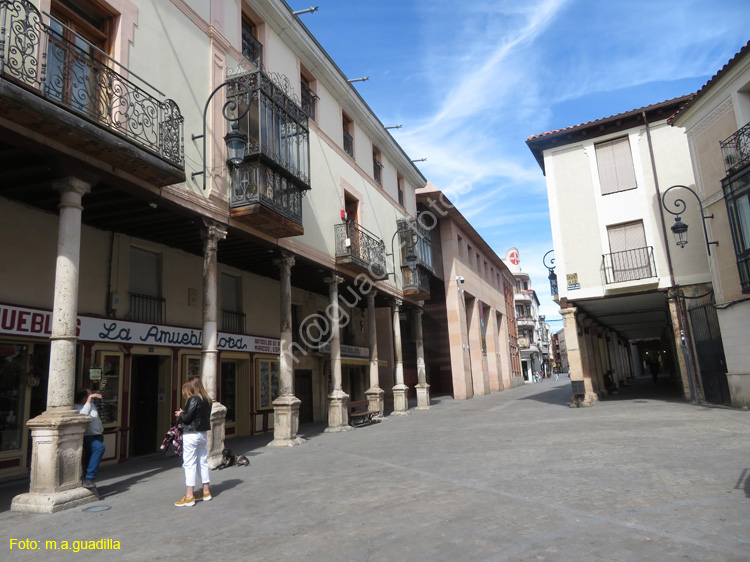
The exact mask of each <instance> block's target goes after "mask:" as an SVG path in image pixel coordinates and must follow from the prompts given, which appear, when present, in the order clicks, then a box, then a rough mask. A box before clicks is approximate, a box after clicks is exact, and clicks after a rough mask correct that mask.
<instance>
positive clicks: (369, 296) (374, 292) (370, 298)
mask: <svg viewBox="0 0 750 562" xmlns="http://www.w3.org/2000/svg"><path fill="white" fill-rule="evenodd" d="M377 294H378V290H377V289H370V292H369V293H367V303H368V304H369V303H373V304H375V297H376V296H377Z"/></svg>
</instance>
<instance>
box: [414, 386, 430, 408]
mask: <svg viewBox="0 0 750 562" xmlns="http://www.w3.org/2000/svg"><path fill="white" fill-rule="evenodd" d="M429 409H430V385H429V384H427V383H426V382H421V383H419V384H417V410H429Z"/></svg>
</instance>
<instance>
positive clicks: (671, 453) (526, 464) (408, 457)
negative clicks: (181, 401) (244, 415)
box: [0, 378, 750, 562]
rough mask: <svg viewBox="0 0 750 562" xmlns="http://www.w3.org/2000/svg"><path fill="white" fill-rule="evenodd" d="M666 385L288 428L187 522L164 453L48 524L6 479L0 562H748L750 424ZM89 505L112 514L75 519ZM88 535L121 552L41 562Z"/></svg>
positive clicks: (249, 444)
mask: <svg viewBox="0 0 750 562" xmlns="http://www.w3.org/2000/svg"><path fill="white" fill-rule="evenodd" d="M667 387H668V385H667V380H666V379H664V380H662V381H661V382H660V383H659V384H658V385H654V384H653V383H652V381H651V380H650V378H648V379H646V378H644V379H639V380H637V381H636V382H635V384H633V385H630V386H628V387H626V388H624V389H623V390H622V392H621V393H620V394H619V395H618V396H616V397H613V398H614V399H611V400H607V401H603V402H600V403H599V404H597V405H596V406H594V407H591V408H580V409H577V408H569V407H568V405H567V401H568V399H569V396H570V393H569V388H570V382H569V381H568V380H567V379H566V380H562V379H561V380H560V381H554V380H547V381H544V382H542V383H539V384H527V385H525V386H523V387H520V388H516V389H512V390H506V391H503V392H499V393H494V394H491V395H489V396H478V397H475V398H473V399H471V400H466V401H455V400H453V399H451V398H447V397H438V398H434V399H433V407H432V409H430V410H429V411H414V410H412V411H411V415H409V416H404V417H392V418H390V419H388V420H387V421H384V422H382V423H379V424H377V425H371V426H368V427H363V428H360V429H356V430H352V431H348V432H345V433H332V434H328V433H322V429H323V426H322V425H320V424H316V425H311V426H302V428H301V433H303V434H306V436H307V437H308V438H309V441H308V442H307V443H305V444H304V445H302V446H299V447H295V448H289V449H275V448H274V449H271V448H266V447H265V444H267V443H268V442H269V441H270V440H271V435H263V436H255V437H252V438H242V439H233V440H229V442H228V445H229V446H230V447H231V448H232V449H233V450H234V451H235V452H242V453H246V454H247V456H248V458H249V459H250V463H251V464H250V466H249V467H232V468H229V469H226V470H223V471H214V472H212V490H213V493H214V500H213V501H211V502H207V503H198V504H196V506H195V507H191V508H176V507H174V506H173V505H172V504H173V502H174V501H175V500H177V499H179V498H180V497H181V496H182V494H183V493H184V487H183V473H182V469H181V467H180V463H179V460H178V459H175V458H166V457H164V456H162V455H150V456H147V457H141V458H137V459H135V460H131V461H129V462H127V463H123V464H119V465H115V466H108V467H103V468H102V470H101V471H100V480H99V489H100V491H101V499H100V501H99V502H97V503H93V504H89V505H88V506H83V507H81V508H77V509H74V510H70V511H66V512H62V513H57V514H53V515H32V514H21V513H14V512H11V511H9V506H10V500H11V498H12V497H13V495H15V494H16V493H19V492H20V491H24V490H25V489H26V486H27V484H23V483H6V484H4V485H0V510H1V511H0V558H2V559H3V560H42V559H47V558H48V557H49V558H50V559H52V560H74V559H75V560H82V559H83V560H85V559H93V558H94V557H96V558H98V559H106V560H112V561H119V560H138V561H142V560H178V559H181V560H208V559H213V560H250V561H298V560H299V561H301V560H305V561H318V560H320V561H338V560H342V561H343V560H347V561H349V560H367V561H370V560H372V561H380V560H389V561H423V560H424V561H446V562H447V561H450V562H453V561H456V560H461V561H463V562H469V561H479V560H492V561H495V560H497V561H517V560H542V561H545V560H548V561H557V560H561V561H589V560H606V561H638V562H642V561H659V562H665V561H672V560H675V561H676V560H681V561H685V560H711V561H725V560H727V561H743V562H746V561H748V560H750V412H746V411H739V410H732V409H728V408H720V407H706V406H694V405H690V404H686V403H684V402H682V401H680V400H679V399H675V398H673V397H672V396H671V394H670V393H669V392H668V391H667ZM655 390H656V391H658V394H654V391H655ZM97 505H106V506H110V507H111V509H109V510H107V511H100V512H94V513H92V512H86V511H84V510H83V509H84V508H85V507H91V506H97ZM10 539H33V540H36V541H39V546H38V549H37V550H17V549H16V548H14V549H13V550H12V551H10V550H9V546H10ZM85 539H92V540H98V539H113V540H117V541H119V542H120V550H110V551H99V552H82V553H78V554H74V553H73V552H72V551H71V550H69V551H61V550H57V551H55V552H50V551H49V550H45V541H46V540H57V541H58V544H62V543H61V541H63V540H67V541H70V542H69V546H71V547H72V545H73V541H77V540H85Z"/></svg>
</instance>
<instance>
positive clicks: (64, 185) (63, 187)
mask: <svg viewBox="0 0 750 562" xmlns="http://www.w3.org/2000/svg"><path fill="white" fill-rule="evenodd" d="M92 186H93V183H92V182H88V181H85V180H82V179H80V178H77V177H75V176H66V177H64V178H60V179H56V180H54V181H53V182H52V189H54V190H55V191H72V192H74V193H78V194H79V195H85V194H86V193H88V192H89V191H91V187H92Z"/></svg>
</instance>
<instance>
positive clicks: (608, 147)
mask: <svg viewBox="0 0 750 562" xmlns="http://www.w3.org/2000/svg"><path fill="white" fill-rule="evenodd" d="M595 146H596V165H597V168H598V170H599V183H600V184H601V188H602V195H608V194H610V193H617V192H618V191H627V190H628V189H635V188H636V187H638V186H637V185H636V183H635V169H634V168H633V157H632V155H631V154H630V142H629V141H628V138H627V137H625V138H621V139H615V140H613V141H609V142H602V143H599V144H597V145H595Z"/></svg>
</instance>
